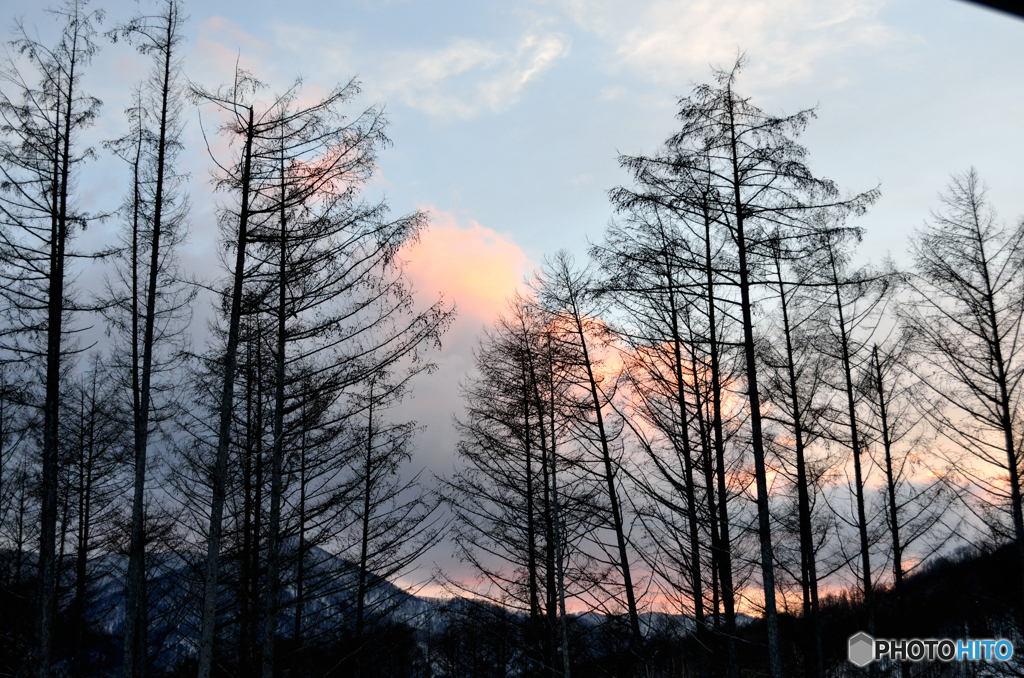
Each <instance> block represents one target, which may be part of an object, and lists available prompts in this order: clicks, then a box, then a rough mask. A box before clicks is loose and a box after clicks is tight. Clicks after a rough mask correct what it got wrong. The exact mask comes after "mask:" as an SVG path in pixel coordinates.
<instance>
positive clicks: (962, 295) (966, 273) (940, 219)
mask: <svg viewBox="0 0 1024 678" xmlns="http://www.w3.org/2000/svg"><path fill="white" fill-rule="evenodd" d="M940 199H941V202H942V207H941V209H940V210H939V211H938V212H935V213H934V214H933V215H932V221H931V223H929V224H926V225H925V226H924V227H923V228H922V229H920V230H919V231H917V232H916V233H915V235H914V238H913V240H912V243H911V253H912V254H913V256H914V264H915V269H914V272H913V275H912V276H911V277H910V279H909V284H910V288H911V292H912V297H911V299H909V300H908V301H906V302H905V303H903V304H901V305H900V306H899V308H898V314H899V317H900V319H901V320H902V321H903V323H904V324H905V326H906V328H907V331H908V333H910V335H911V340H912V342H913V343H912V347H913V350H915V351H916V352H918V354H919V355H920V356H921V357H922V358H923V359H924V360H923V362H922V363H921V364H920V365H918V366H917V367H916V368H915V376H916V377H917V378H918V379H919V380H920V382H921V384H922V385H923V387H924V388H925V389H926V390H927V392H928V393H930V394H931V398H930V399H933V400H935V401H936V402H937V403H938V404H939V405H941V407H938V408H936V409H934V410H931V411H930V412H929V418H930V419H931V422H932V424H933V426H934V427H935V429H936V430H937V431H938V432H939V433H940V434H941V435H942V436H943V437H945V438H946V439H947V440H949V441H950V442H951V443H953V444H954V445H955V446H956V447H957V448H959V449H960V450H963V454H962V455H956V456H953V455H950V458H949V461H951V462H954V463H955V466H956V468H957V470H958V471H959V472H960V473H962V474H963V475H964V476H965V477H966V478H967V479H968V480H969V481H970V482H971V483H972V484H973V485H974V487H975V488H976V495H977V496H978V498H979V499H981V500H982V501H983V502H986V503H987V502H990V503H995V504H997V505H998V506H1000V507H1003V508H1005V510H1006V511H1007V512H1008V513H1009V515H1010V520H1011V527H1010V529H1009V530H1008V532H1004V534H1006V535H1007V536H1008V537H1009V538H1010V539H1012V540H1013V541H1014V542H1015V543H1016V546H1017V552H1018V556H1019V558H1020V562H1021V563H1024V516H1022V513H1021V510H1022V509H1021V487H1020V486H1021V473H1020V467H1021V453H1022V445H1024V398H1022V393H1024V389H1022V387H1021V386H1022V385H1021V379H1022V377H1024V327H1022V325H1024V219H1022V220H1020V221H1018V222H1017V224H1016V225H1015V226H1013V227H1009V228H1007V227H1004V226H1002V225H1000V224H999V223H998V221H997V220H996V217H995V214H994V212H993V211H992V208H991V207H990V205H989V204H988V201H987V197H986V194H985V188H984V186H983V185H982V183H981V180H980V179H979V177H978V174H977V172H975V171H974V170H973V169H972V170H969V171H967V172H965V173H963V174H959V175H954V176H953V178H952V180H951V181H950V184H949V187H948V188H947V190H946V192H945V193H944V194H942V195H941V198H940ZM993 472H994V474H993ZM1004 482H1005V483H1006V485H1008V486H1009V487H1008V488H1007V486H1006V485H1004ZM1007 504H1008V506H1007ZM1020 571H1021V576H1022V581H1021V586H1022V589H1021V595H1022V596H1024V568H1021V570H1020ZM1021 610H1024V605H1022V607H1021Z"/></svg>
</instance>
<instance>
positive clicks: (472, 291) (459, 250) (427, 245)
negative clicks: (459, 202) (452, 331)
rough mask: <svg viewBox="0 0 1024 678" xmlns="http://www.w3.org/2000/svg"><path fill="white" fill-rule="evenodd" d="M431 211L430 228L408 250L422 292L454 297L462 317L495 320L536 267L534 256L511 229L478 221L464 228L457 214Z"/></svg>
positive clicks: (413, 275)
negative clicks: (494, 227)
mask: <svg viewBox="0 0 1024 678" xmlns="http://www.w3.org/2000/svg"><path fill="white" fill-rule="evenodd" d="M429 211H430V214H431V225H430V228H428V229H427V230H426V232H425V233H424V234H423V237H422V238H421V239H420V242H418V243H416V244H415V245H413V246H411V247H410V248H409V249H407V250H406V251H405V252H404V253H403V254H404V258H405V259H406V262H407V263H406V265H405V272H406V274H407V275H408V276H409V277H410V279H411V280H412V281H413V282H414V284H415V286H416V289H417V291H418V292H419V293H420V294H421V295H424V296H425V297H430V296H433V295H436V294H438V293H442V294H444V295H445V296H446V297H449V298H451V299H454V301H455V304H456V305H457V307H458V309H459V316H460V318H462V319H468V318H467V316H472V317H473V318H474V319H477V320H485V321H489V320H491V319H492V318H494V317H495V316H496V315H497V314H498V313H500V312H501V311H502V309H504V308H505V300H506V299H507V298H508V297H510V296H511V295H512V294H513V293H514V292H515V290H516V288H517V287H518V286H519V285H520V284H521V283H522V280H523V277H524V276H526V275H527V274H528V273H529V272H530V270H531V268H532V263H531V262H530V259H529V258H528V257H527V256H526V254H525V253H524V252H523V251H522V250H521V249H520V248H519V245H517V244H516V243H515V242H514V241H513V240H512V237H511V235H509V234H507V233H498V232H496V231H493V230H491V229H489V228H486V227H484V226H481V225H480V224H478V223H477V222H475V221H470V222H469V226H468V228H463V227H461V226H460V225H459V224H458V222H457V220H456V218H455V216H454V215H452V214H450V213H447V212H441V211H438V210H434V209H431V210H429Z"/></svg>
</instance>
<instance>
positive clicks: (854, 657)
mask: <svg viewBox="0 0 1024 678" xmlns="http://www.w3.org/2000/svg"><path fill="white" fill-rule="evenodd" d="M848 657H849V659H850V661H851V662H853V663H854V664H856V665H857V666H867V665H868V664H870V663H871V662H872V660H874V658H875V639H874V638H872V637H871V636H869V635H868V634H866V633H864V632H863V631H861V632H860V633H858V634H856V635H854V636H850V648H849V655H848Z"/></svg>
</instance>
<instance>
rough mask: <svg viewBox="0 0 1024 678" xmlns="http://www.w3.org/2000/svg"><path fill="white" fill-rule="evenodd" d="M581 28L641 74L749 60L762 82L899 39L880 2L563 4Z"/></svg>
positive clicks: (675, 78) (685, 73) (677, 75)
mask: <svg viewBox="0 0 1024 678" xmlns="http://www.w3.org/2000/svg"><path fill="white" fill-rule="evenodd" d="M561 4H562V8H563V10H564V11H565V12H566V13H567V14H568V15H569V16H570V17H571V18H572V20H573V21H575V22H576V23H577V24H578V25H579V26H580V27H582V28H583V29H584V30H587V31H590V32H592V33H595V34H597V35H599V36H601V37H602V38H604V39H605V40H607V41H609V42H611V43H612V47H613V49H614V50H615V55H616V59H617V62H618V63H619V64H620V65H622V66H625V67H627V68H629V69H630V70H632V71H635V72H638V73H642V74H644V77H646V78H648V79H651V80H654V81H657V82H665V83H680V82H686V81H687V80H690V79H692V78H693V77H694V75H695V74H696V73H700V74H701V75H703V74H704V73H705V72H706V70H707V68H708V66H709V65H712V66H722V67H726V68H728V67H729V66H731V64H732V62H733V61H734V60H735V58H736V54H737V50H738V49H743V50H745V51H746V52H747V53H748V54H749V55H750V56H751V57H753V61H754V63H753V65H752V69H751V75H756V76H757V79H758V81H760V82H762V83H764V84H766V85H774V84H779V83H782V82H786V81H790V80H800V79H805V78H807V77H809V76H810V75H811V73H812V72H813V68H814V64H815V62H816V61H818V60H820V59H823V58H826V57H829V56H832V55H837V54H841V53H844V52H848V51H856V50H859V49H863V48H870V49H878V48H880V47H883V46H885V45H889V44H893V43H895V42H898V41H899V40H901V39H902V38H901V37H900V36H899V35H898V34H897V33H896V32H895V31H894V30H893V29H891V28H890V27H888V26H886V25H885V24H884V23H883V22H882V21H881V19H880V18H879V16H878V15H879V11H880V9H881V7H882V5H883V4H884V2H883V0H867V1H865V0H837V1H836V2H830V3H822V2H816V1H815V0H691V1H690V2H686V3H680V2H677V1H674V0H654V1H652V2H648V3H646V4H644V5H641V6H639V7H638V6H636V5H635V4H633V3H628V2H624V1H621V0H563V1H562V3H561Z"/></svg>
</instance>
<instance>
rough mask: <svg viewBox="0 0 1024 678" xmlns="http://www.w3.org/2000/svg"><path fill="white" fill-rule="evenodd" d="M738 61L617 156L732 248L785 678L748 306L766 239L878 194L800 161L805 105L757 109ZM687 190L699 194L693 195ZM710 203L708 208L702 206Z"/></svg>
mask: <svg viewBox="0 0 1024 678" xmlns="http://www.w3.org/2000/svg"><path fill="white" fill-rule="evenodd" d="M743 62H744V60H743V58H742V57H741V58H740V59H739V60H737V63H736V64H735V66H734V67H733V68H732V69H731V70H728V71H716V72H715V79H716V83H717V86H715V85H700V86H698V87H697V88H696V89H695V91H694V93H693V95H691V96H690V97H686V98H683V99H681V100H680V102H679V113H678V117H679V119H680V120H681V121H682V129H681V130H680V131H679V132H678V133H677V134H675V135H674V136H673V137H671V138H670V139H669V140H668V142H667V143H666V145H665V149H664V151H663V152H662V153H661V154H659V155H658V156H655V157H644V156H637V157H630V156H626V157H623V158H620V164H621V165H623V166H624V167H625V168H627V169H628V170H630V172H631V173H632V174H633V176H634V180H635V181H636V183H637V184H638V185H640V186H645V187H646V186H650V187H651V188H652V191H651V193H652V195H651V197H650V199H652V200H655V201H660V202H663V204H666V205H669V206H671V207H672V208H673V209H675V210H677V211H679V210H685V211H687V212H690V213H691V214H693V220H694V221H696V222H698V223H699V221H700V220H701V219H705V218H706V219H708V220H709V221H711V222H712V223H713V224H714V226H715V229H716V230H720V231H724V232H725V233H726V234H727V235H728V237H729V239H730V240H731V241H732V243H733V245H734V247H735V256H736V269H735V270H736V272H735V280H734V284H735V285H736V287H737V288H738V291H739V311H740V313H739V316H740V324H741V327H742V330H743V341H742V344H743V350H744V363H745V366H744V377H745V382H746V383H745V386H746V391H747V401H748V403H749V411H750V421H749V425H750V444H751V450H752V452H753V457H754V471H755V483H756V490H757V492H756V502H757V513H758V536H759V539H760V544H761V559H760V560H761V563H760V564H761V580H762V582H761V583H762V588H763V591H764V605H765V622H766V630H767V636H768V669H769V675H771V676H772V678H781V676H782V656H781V650H780V647H779V632H778V619H777V610H776V602H775V588H776V586H775V570H774V555H773V550H772V540H771V516H770V508H769V497H768V482H767V468H766V463H765V446H764V432H763V430H762V429H763V425H762V411H761V397H760V391H759V386H758V369H757V361H756V352H755V348H756V332H755V327H754V308H755V306H756V305H757V303H758V300H759V296H760V295H759V291H760V289H761V276H760V271H761V270H762V267H763V265H764V263H765V261H766V260H770V259H769V258H768V255H769V252H768V251H767V247H766V244H767V242H768V236H769V234H771V233H774V232H776V231H778V230H781V231H783V232H784V237H785V238H787V239H789V238H795V239H799V238H801V237H802V236H804V235H806V234H807V232H808V228H807V226H806V220H805V217H806V216H807V215H809V214H811V213H812V212H813V211H814V210H817V209H821V208H822V207H831V208H833V209H837V210H841V211H844V212H860V211H863V210H864V209H865V207H866V206H867V205H868V204H869V203H870V202H871V201H873V200H874V199H875V197H876V193H875V192H873V191H872V192H868V193H864V194H861V195H857V196H853V197H852V198H841V197H840V195H839V192H838V189H837V188H836V187H835V185H834V184H833V183H832V182H830V181H827V180H823V179H819V178H816V177H815V176H814V175H813V174H812V173H811V171H810V169H809V168H808V167H807V165H806V164H805V162H804V161H805V158H806V156H807V151H806V149H804V148H803V147H802V146H800V145H799V144H798V143H797V142H796V137H797V136H798V135H799V134H800V133H801V132H802V131H803V129H804V128H805V127H806V125H807V123H808V122H809V121H810V119H811V118H812V117H813V115H814V112H813V111H811V110H805V111H800V112H798V113H795V114H793V115H789V116H784V117H778V116H773V115H769V114H766V113H764V112H763V111H761V110H760V109H759V108H757V107H756V106H754V105H753V104H751V103H750V100H749V99H748V98H745V97H743V96H741V95H740V94H739V93H737V92H736V90H735V89H734V86H735V83H736V79H737V76H738V73H739V71H740V70H741V68H742V66H743ZM694 196H697V197H700V196H706V198H701V199H696V200H695V199H694ZM709 207H710V208H711V209H709Z"/></svg>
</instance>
